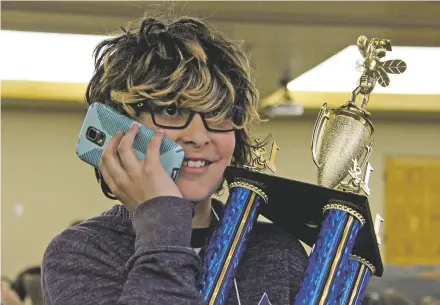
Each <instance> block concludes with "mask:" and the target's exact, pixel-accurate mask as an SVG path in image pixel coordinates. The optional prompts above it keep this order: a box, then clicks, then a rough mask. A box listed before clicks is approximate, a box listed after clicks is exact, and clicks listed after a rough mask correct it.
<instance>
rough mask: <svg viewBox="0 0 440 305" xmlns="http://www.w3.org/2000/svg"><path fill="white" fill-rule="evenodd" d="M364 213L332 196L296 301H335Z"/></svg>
mask: <svg viewBox="0 0 440 305" xmlns="http://www.w3.org/2000/svg"><path fill="white" fill-rule="evenodd" d="M364 223H365V219H364V217H363V216H362V215H361V214H360V213H358V212H356V211H355V210H353V209H351V208H349V207H347V205H345V204H344V202H343V201H339V200H332V201H330V202H329V204H328V205H326V206H325V207H324V219H323V222H322V224H321V225H322V226H321V230H320V232H319V235H318V239H317V241H316V243H315V246H314V247H313V251H312V253H311V255H310V257H309V264H308V266H307V269H306V271H305V273H304V276H303V280H302V284H301V287H300V290H299V292H298V294H297V295H296V297H295V302H294V304H295V305H333V304H337V303H332V300H334V298H335V297H336V296H337V294H338V291H339V289H340V288H341V285H342V283H341V282H342V279H341V278H342V274H341V271H343V270H345V269H344V268H342V266H346V265H347V264H348V262H349V256H350V254H351V250H352V248H353V245H354V242H355V239H356V236H357V233H358V232H359V229H360V228H361V226H362V225H363V224H364Z"/></svg>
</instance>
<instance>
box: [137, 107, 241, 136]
mask: <svg viewBox="0 0 440 305" xmlns="http://www.w3.org/2000/svg"><path fill="white" fill-rule="evenodd" d="M136 109H137V111H140V110H141V109H146V110H148V111H149V112H150V113H151V117H152V119H153V123H154V124H155V125H156V126H158V127H162V128H167V129H185V128H186V127H188V126H189V124H190V123H191V121H192V119H193V118H194V115H195V114H196V113H198V114H199V115H200V117H201V118H202V121H203V125H204V126H205V128H206V129H207V130H208V131H211V132H230V131H234V130H235V128H234V125H233V119H232V117H231V119H223V120H221V121H218V120H213V118H215V117H216V115H218V112H217V111H211V112H206V113H200V112H196V111H193V110H189V109H186V108H179V107H177V106H176V105H169V106H156V105H154V104H153V105H149V103H143V102H141V103H137V104H136Z"/></svg>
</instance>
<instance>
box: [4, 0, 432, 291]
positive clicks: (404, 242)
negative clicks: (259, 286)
mask: <svg viewBox="0 0 440 305" xmlns="http://www.w3.org/2000/svg"><path fill="white" fill-rule="evenodd" d="M168 4H170V2H167V4H166V5H165V8H164V7H163V6H160V8H157V7H155V6H153V7H152V6H151V3H147V4H145V3H142V2H87V5H86V3H79V2H3V3H2V29H7V30H21V31H46V32H60V33H81V34H107V33H108V32H109V31H113V30H117V29H118V28H119V27H120V26H121V25H123V24H125V23H126V22H128V21H130V20H136V19H137V18H139V17H140V16H142V14H143V13H144V12H145V11H147V12H148V10H152V11H155V12H156V13H157V12H158V11H163V12H167V11H169V9H167V8H166V6H167V5H168ZM170 5H171V4H170ZM173 10H174V14H177V15H180V14H181V12H183V13H186V14H188V15H192V16H194V15H195V16H200V17H209V18H208V20H209V19H210V20H211V21H212V23H213V24H214V25H215V26H217V27H218V28H219V29H220V30H221V31H223V32H226V33H227V34H229V35H230V37H232V38H234V39H239V40H244V42H245V46H246V48H247V49H248V50H249V51H251V52H252V59H253V61H254V62H255V65H256V74H255V76H256V79H257V83H258V87H259V90H260V93H261V96H262V98H265V97H267V96H269V95H270V94H272V93H273V92H275V91H276V90H279V88H280V85H279V81H280V79H281V78H282V77H285V76H286V75H287V76H288V77H290V78H291V79H293V78H295V77H297V76H299V75H301V74H302V73H304V72H306V71H307V70H309V69H310V68H312V67H313V66H315V65H316V64H319V63H320V62H322V61H324V60H326V59H327V58H328V57H330V56H331V55H333V54H335V53H337V52H338V51H340V50H341V49H343V48H345V47H346V46H348V45H350V44H354V43H355V42H356V39H357V37H358V36H359V35H362V34H363V35H367V36H368V35H369V36H374V37H381V38H382V37H386V38H390V39H391V40H392V43H393V45H407V46H437V47H439V46H440V39H439V37H440V18H439V16H440V4H439V3H435V2H429V3H428V2H417V3H416V2H405V3H404V2H374V3H373V2H372V3H368V2H359V3H350V2H344V3H338V2H333V3H330V2H320V3H317V2H270V3H269V2H257V3H250V2H234V3H227V2H197V3H195V2H187V3H186V4H185V5H183V4H174V9H173ZM11 47H13V46H11ZM30 48H31V46H30ZM389 57H391V58H392V53H390V55H389ZM66 60H69V59H68V58H66ZM433 60H438V58H436V59H433ZM426 68H427V69H429V67H426ZM337 73H338V71H335V75H337ZM439 79H440V78H439ZM394 81H395V82H398V81H399V80H398V77H396V78H395V79H392V82H391V83H393V82H394ZM347 98H348V93H347ZM371 99H372V100H373V99H374V94H373V95H372V97H371ZM318 102H319V103H323V102H324V101H318ZM344 102H345V100H341V101H340V103H341V104H342V103H344ZM413 102H414V103H415V104H416V103H417V100H414V101H413ZM438 103H439V104H440V98H439V100H438ZM84 113H85V106H84V104H81V103H79V102H77V101H63V102H57V101H45V100H41V99H40V98H35V99H33V98H28V99H26V100H22V99H12V98H4V97H3V96H2V116H1V137H2V152H1V156H2V164H1V165H2V196H1V203H2V211H1V215H2V216H1V232H2V245H1V247H2V249H1V251H2V275H6V276H8V277H10V278H13V277H15V276H16V275H17V273H18V272H19V271H21V270H22V269H23V268H25V267H26V266H31V265H36V264H39V263H40V262H41V258H42V255H43V253H44V250H45V247H46V246H47V244H48V242H49V241H50V240H51V239H52V238H53V237H54V236H55V235H56V234H58V233H59V232H61V231H62V230H63V229H64V228H66V227H67V226H68V225H69V224H70V223H71V222H72V221H74V220H77V219H85V218H89V217H93V216H96V215H98V214H99V213H101V212H102V211H103V210H105V209H107V208H109V207H111V205H112V204H114V202H113V201H110V200H108V199H106V198H105V197H104V196H103V195H102V194H101V191H100V188H99V185H98V184H97V182H96V180H95V177H94V173H93V170H92V169H91V168H90V166H88V165H86V164H85V163H83V162H81V161H80V160H79V159H78V158H77V156H76V154H75V145H76V141H77V136H78V132H79V129H80V126H81V123H82V119H83V117H84ZM317 113H318V110H317V109H307V108H306V109H305V112H304V114H303V115H301V116H296V117H290V118H275V119H272V120H270V121H269V122H268V123H264V124H262V125H261V126H258V127H257V128H256V130H255V133H256V134H261V135H266V134H268V133H272V134H273V138H274V139H275V140H276V142H277V144H278V146H279V147H280V151H279V153H278V154H277V163H276V165H277V169H278V173H277V174H278V175H280V176H284V177H288V178H293V179H297V180H302V181H306V182H310V183H315V181H316V174H315V168H314V165H313V162H312V158H311V152H310V141H311V134H312V129H313V126H314V123H315V119H316V116H317ZM372 120H373V123H374V125H375V128H376V131H377V132H376V134H375V141H376V142H375V148H374V150H373V155H372V160H371V163H372V165H373V167H374V172H373V174H372V177H371V180H370V189H371V196H370V199H369V201H370V205H371V209H372V212H373V215H375V214H376V213H380V214H381V215H383V217H384V219H385V223H384V225H383V227H382V230H381V237H382V240H383V244H382V246H381V250H382V254H383V255H384V261H385V263H386V269H385V278H386V280H387V279H391V280H390V281H389V282H386V281H385V282H380V281H372V284H371V285H372V287H374V288H375V289H381V288H385V286H390V287H391V286H393V287H394V286H396V285H400V286H402V285H405V283H406V284H407V285H409V286H410V287H413V285H414V283H422V284H420V287H419V288H417V289H416V288H414V287H413V288H408V289H410V290H411V291H409V293H410V294H412V296H413V298H414V299H416V298H418V297H421V296H423V295H424V293H426V294H428V293H430V294H433V293H434V292H435V291H434V290H436V291H437V292H438V291H440V280H439V278H438V277H439V274H440V272H439V270H440V268H439V267H438V266H440V238H439V237H438V233H435V232H438V229H440V192H439V190H440V189H439V187H438V186H439V185H440V180H439V177H440V161H439V160H440V112H435V111H426V110H425V111H422V110H421V111H415V112H408V111H402V110H401V109H399V108H398V107H397V108H396V109H394V110H392V111H386V112H374V113H373V117H372ZM390 179H391V180H390ZM225 196H227V195H225ZM225 196H224V197H225ZM223 199H225V198H223ZM387 212H388V214H387ZM392 234H394V235H392ZM391 235H392V236H391ZM390 245H391V246H390ZM387 247H388V248H387ZM388 258H392V260H391V261H390V260H389V259H388ZM388 270H389V271H388ZM387 272H388V273H387ZM399 281H400V282H399ZM408 281H410V282H408ZM411 281H412V282H411ZM417 281H418V282H417ZM376 283H378V284H377V285H376ZM380 283H387V285H384V286H382V287H381V284H380ZM396 283H397V284H396ZM402 283H403V284H402ZM408 283H410V284H408ZM374 285H376V286H374ZM434 287H439V288H438V290H437V289H436V288H434ZM423 289H425V290H423ZM407 292H408V291H407Z"/></svg>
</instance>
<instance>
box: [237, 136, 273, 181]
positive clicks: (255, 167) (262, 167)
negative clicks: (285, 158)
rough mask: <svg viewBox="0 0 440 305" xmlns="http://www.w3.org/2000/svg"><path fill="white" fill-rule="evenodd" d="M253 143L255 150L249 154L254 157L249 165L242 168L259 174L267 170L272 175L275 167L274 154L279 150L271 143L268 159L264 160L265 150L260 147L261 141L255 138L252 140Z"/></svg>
mask: <svg viewBox="0 0 440 305" xmlns="http://www.w3.org/2000/svg"><path fill="white" fill-rule="evenodd" d="M254 142H255V148H254V149H252V151H251V153H252V155H253V156H254V158H252V159H251V162H250V165H245V166H244V167H245V168H247V169H249V170H251V171H254V172H259V173H264V172H265V171H266V169H269V170H270V171H271V172H272V173H274V174H275V173H276V166H275V157H276V153H277V151H278V150H280V148H279V147H278V145H277V144H276V143H275V142H273V143H272V149H271V152H270V157H269V159H267V158H266V148H265V147H264V146H261V144H262V140H261V139H260V138H256V139H255V140H254Z"/></svg>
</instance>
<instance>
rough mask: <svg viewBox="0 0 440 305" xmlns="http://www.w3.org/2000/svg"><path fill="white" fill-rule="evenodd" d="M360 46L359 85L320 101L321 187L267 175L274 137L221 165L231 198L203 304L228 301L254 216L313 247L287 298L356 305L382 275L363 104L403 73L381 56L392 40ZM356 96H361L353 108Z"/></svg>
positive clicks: (214, 242)
mask: <svg viewBox="0 0 440 305" xmlns="http://www.w3.org/2000/svg"><path fill="white" fill-rule="evenodd" d="M357 44H358V48H359V51H360V52H361V54H362V56H363V57H364V61H363V63H362V65H361V66H360V67H361V68H362V75H361V77H360V80H359V84H358V86H357V88H356V89H355V90H354V91H353V92H352V94H351V98H350V100H349V101H348V102H347V103H346V104H344V105H342V106H340V107H339V108H336V109H332V110H329V109H328V108H327V105H326V104H324V105H323V107H322V108H321V111H320V113H319V115H318V118H317V121H316V124H315V127H314V130H313V136H312V157H313V161H314V163H315V165H316V167H317V171H318V175H317V176H318V179H317V180H318V185H315V184H309V183H304V182H301V181H295V180H290V179H286V178H282V177H278V176H275V175H269V174H266V173H265V170H266V169H269V170H271V171H272V172H273V173H275V172H276V167H275V156H276V152H277V151H278V150H279V148H278V146H277V145H276V144H275V143H273V144H272V151H271V153H270V157H269V158H266V156H265V154H266V151H265V148H264V147H262V145H260V144H261V142H257V145H256V147H257V149H255V150H253V151H252V154H253V157H254V158H253V159H252V160H251V164H250V165H247V166H243V167H233V166H230V167H228V168H227V169H226V171H225V173H224V176H225V178H226V181H227V182H228V185H229V197H228V200H227V202H226V206H225V211H224V216H223V218H222V219H221V221H220V223H219V224H218V226H217V227H216V229H215V231H214V234H213V237H212V238H211V240H210V242H209V245H208V247H207V250H206V253H205V256H204V258H203V268H202V272H201V274H200V277H199V279H198V287H199V291H200V293H201V295H202V298H203V300H204V302H205V304H209V305H224V304H226V300H227V297H228V295H229V292H230V289H231V287H232V285H233V280H234V276H235V274H236V271H237V269H238V266H239V263H240V260H241V259H242V257H243V255H244V253H245V250H246V244H247V238H248V234H249V232H251V230H252V229H253V227H254V225H255V223H256V221H257V218H258V216H259V215H263V216H265V217H266V218H267V219H269V220H270V221H272V222H273V223H275V224H276V225H278V226H280V227H281V228H283V229H284V230H286V231H287V232H289V233H291V234H292V236H294V237H296V238H298V239H299V240H301V241H302V242H304V243H305V244H307V245H309V246H311V247H312V252H311V255H310V257H309V264H308V266H307V269H306V271H305V273H304V275H303V279H302V283H301V287H300V290H299V292H298V293H297V295H296V296H294V299H292V304H295V305H315V304H316V305H318V304H319V305H321V304H322V305H324V304H325V305H327V304H328V305H330V304H331V305H333V304H338V305H339V304H343V305H345V304H350V305H351V304H356V305H357V304H360V302H361V300H362V297H363V295H364V293H365V289H366V287H367V285H368V282H369V279H370V277H371V276H372V275H375V276H379V277H380V276H382V274H383V265H382V259H381V256H380V252H379V246H378V241H379V238H378V230H379V226H380V223H381V221H383V219H382V218H381V217H380V216H377V218H376V222H375V224H373V220H372V216H371V212H370V208H369V203H368V197H367V196H369V194H370V190H369V188H368V181H369V178H370V175H371V172H372V171H373V168H372V166H371V164H370V163H369V158H370V155H371V152H372V149H373V146H374V140H373V138H372V136H373V132H374V127H373V124H372V123H371V121H370V119H369V117H370V114H369V112H368V111H367V110H366V109H365V107H366V106H367V104H368V100H369V95H370V93H371V92H372V90H373V89H374V87H375V84H376V82H379V84H380V85H381V86H388V85H389V83H390V81H389V77H388V75H387V73H393V74H399V73H403V72H404V71H405V70H406V64H405V63H404V62H403V61H401V60H390V61H386V62H382V61H380V59H381V58H383V57H384V56H385V55H386V51H391V43H390V41H389V40H385V39H377V38H373V39H368V38H367V37H365V36H361V37H359V39H358V41H357ZM359 95H362V97H363V98H362V102H361V105H360V106H357V105H356V98H357V97H358V96H359ZM361 192H363V193H365V195H366V196H365V195H361V194H360V193H361ZM283 305H287V304H283Z"/></svg>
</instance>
